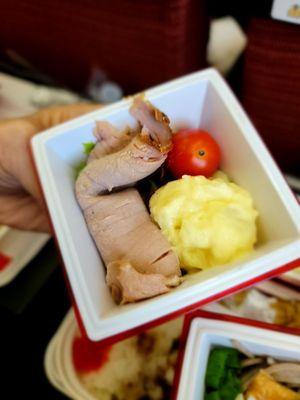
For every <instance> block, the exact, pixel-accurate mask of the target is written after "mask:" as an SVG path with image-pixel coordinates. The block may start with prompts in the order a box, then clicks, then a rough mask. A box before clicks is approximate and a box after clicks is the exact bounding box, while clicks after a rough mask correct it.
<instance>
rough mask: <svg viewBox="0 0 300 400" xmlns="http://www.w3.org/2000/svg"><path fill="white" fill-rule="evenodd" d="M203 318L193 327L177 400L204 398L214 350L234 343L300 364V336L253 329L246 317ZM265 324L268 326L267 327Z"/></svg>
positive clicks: (265, 329) (192, 324) (195, 321)
mask: <svg viewBox="0 0 300 400" xmlns="http://www.w3.org/2000/svg"><path fill="white" fill-rule="evenodd" d="M199 314H201V312H200V313H199ZM202 315H203V317H195V318H194V319H193V320H192V322H191V324H190V325H189V330H188V336H187V342H186V347H185V350H184V357H183V360H182V364H181V365H180V369H181V373H180V374H179V375H178V376H177V379H179V381H178V382H177V385H178V386H177V393H175V396H174V398H176V400H186V399H189V400H202V399H204V393H205V374H206V368H207V362H208V357H209V354H210V351H211V350H212V349H213V348H214V347H216V346H225V347H234V346H233V343H232V340H237V341H238V342H239V343H240V344H241V345H242V346H244V347H246V349H247V350H249V351H250V352H251V353H253V354H254V355H257V356H259V355H262V356H270V357H274V358H276V359H278V360H283V361H284V360H286V361H296V362H299V363H300V337H299V336H296V335H292V334H288V333H282V332H276V331H274V330H272V329H267V328H261V327H257V326H250V325H247V323H249V320H243V319H242V318H232V317H229V318H228V319H232V320H234V319H235V320H236V321H239V322H229V321H224V320H222V318H221V319H220V320H218V319H217V318H218V316H217V315H214V317H213V318H216V319H210V318H205V312H202ZM207 315H208V314H207ZM253 325H255V323H253ZM264 325H265V326H266V327H267V324H264ZM271 327H272V325H270V328H271ZM273 327H274V326H273ZM186 329H187V327H186ZM177 373H178V371H177ZM175 390H176V389H175Z"/></svg>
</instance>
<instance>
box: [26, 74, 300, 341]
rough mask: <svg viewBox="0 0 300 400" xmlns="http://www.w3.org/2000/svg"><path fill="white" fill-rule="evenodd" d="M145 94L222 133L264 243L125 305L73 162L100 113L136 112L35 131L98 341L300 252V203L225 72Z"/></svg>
mask: <svg viewBox="0 0 300 400" xmlns="http://www.w3.org/2000/svg"><path fill="white" fill-rule="evenodd" d="M145 94H146V97H147V98H148V99H149V100H150V101H152V102H153V104H154V105H155V106H157V107H158V108H159V109H161V110H162V111H163V112H165V113H166V114H167V115H168V116H169V118H170V120H171V121H172V125H173V127H174V128H175V129H176V128H178V127H182V126H188V127H194V128H195V127H199V126H201V128H203V129H205V130H207V131H209V132H210V133H211V134H212V135H213V136H214V137H215V138H216V140H217V141H218V143H219V144H220V146H221V149H222V155H223V160H222V165H221V168H222V170H224V172H225V173H227V174H228V175H229V177H230V178H231V179H232V180H233V181H235V182H236V183H238V184H240V185H241V186H243V187H244V188H246V189H247V190H248V191H249V192H250V193H251V194H252V196H253V198H254V202H255V206H256V208H257V209H258V211H259V215H260V217H259V223H258V229H259V245H258V246H257V248H256V250H255V251H253V252H252V253H251V254H250V255H249V256H248V257H246V258H244V259H243V260H240V261H238V262H235V263H231V264H227V265H224V266H219V267H215V268H211V269H209V270H206V271H203V272H200V273H197V274H194V275H190V276H187V278H186V280H185V282H184V283H183V284H182V285H180V286H179V287H178V288H176V289H174V290H173V291H171V292H170V293H168V294H165V295H162V296H159V297H156V298H153V299H149V300H145V301H142V302H139V303H135V304H129V305H123V306H118V305H116V304H115V303H114V301H113V299H112V296H111V294H110V291H109V289H108V287H107V285H106V283H105V268H104V266H103V264H102V262H101V258H100V256H99V253H98V251H97V249H96V246H95V244H94V242H93V240H92V238H91V236H90V234H89V231H88V229H87V226H86V223H85V220H84V217H83V214H82V212H81V210H80V207H79V206H78V204H77V201H76V198H75V196H74V166H75V165H76V164H77V163H78V161H79V160H80V159H81V158H82V143H83V142H86V141H89V140H93V136H92V129H93V127H94V124H95V121H96V120H108V121H110V122H112V123H113V124H115V125H116V126H118V127H124V126H126V125H130V126H134V125H135V123H136V122H135V120H134V119H133V118H132V117H131V116H130V115H129V112H128V108H129V106H130V104H131V100H130V99H126V100H122V101H120V102H118V103H115V104H113V105H111V106H108V107H105V108H102V109H100V110H98V111H95V112H93V113H90V114H87V115H85V116H83V117H80V118H77V119H75V120H73V121H70V122H67V123H64V124H62V125H60V126H57V127H55V128H52V129H50V130H48V131H45V132H43V133H42V134H40V135H36V136H35V137H34V138H33V140H32V149H33V155H34V159H35V164H36V168H37V171H38V175H39V178H40V182H41V185H42V189H43V192H44V195H45V199H46V202H47V205H48V209H49V212H50V216H51V219H52V223H53V226H54V229H55V233H56V237H57V241H58V244H59V247H60V250H61V254H62V258H63V261H64V264H65V268H66V271H67V275H68V278H69V281H70V284H71V288H72V291H73V294H74V297H75V300H76V303H77V306H78V309H79V311H80V315H81V318H82V321H83V324H84V327H85V329H86V331H87V335H88V337H89V338H90V339H92V340H103V339H107V338H111V337H113V336H115V335H117V334H125V333H126V332H127V331H129V330H131V329H133V328H136V327H138V326H141V325H143V324H147V323H149V322H151V321H153V320H156V319H158V318H162V317H166V316H167V315H169V314H173V313H175V312H179V310H180V311H181V312H184V311H185V310H186V309H187V308H191V307H194V308H197V307H198V306H199V304H200V303H201V302H202V303H203V302H208V301H211V300H212V298H214V299H216V296H222V295H223V294H225V293H227V294H229V292H230V291H233V290H235V289H236V288H237V287H239V288H241V285H244V286H246V285H248V284H250V283H253V282H254V281H259V280H260V279H263V278H264V277H266V275H265V274H268V273H270V272H271V271H273V272H274V273H279V272H280V271H278V272H276V271H275V270H276V268H278V267H280V266H282V265H284V264H287V263H289V262H291V261H293V260H295V259H296V258H299V256H300V210H299V206H298V204H297V202H296V200H295V198H294V196H293V195H292V193H291V191H290V189H289V187H288V185H287V183H286V181H285V179H284V178H283V177H282V175H281V173H280V171H279V170H278V168H277V166H276V165H275V163H274V161H273V159H272V158H271V157H270V154H269V153H268V151H267V149H266V147H265V146H264V144H263V143H262V141H261V139H260V138H259V136H258V134H257V132H256V131H255V129H254V127H253V125H252V124H251V123H250V121H249V119H248V117H247V116H246V114H245V113H244V111H243V110H242V108H241V106H240V105H239V104H238V102H237V100H236V98H235V97H234V95H233V93H232V92H231V90H230V89H229V87H228V86H227V85H226V83H225V81H224V80H223V79H222V78H221V76H220V75H219V74H218V73H217V72H215V71H214V70H212V69H209V70H205V71H202V72H198V73H194V74H192V75H189V76H187V77H184V78H180V79H177V80H174V81H172V82H170V83H166V84H163V85H159V86H157V87H156V88H154V89H150V90H148V91H146V92H145ZM127 333H128V332H127ZM127 333H126V334H127ZM118 337H119V338H120V335H119V336H118Z"/></svg>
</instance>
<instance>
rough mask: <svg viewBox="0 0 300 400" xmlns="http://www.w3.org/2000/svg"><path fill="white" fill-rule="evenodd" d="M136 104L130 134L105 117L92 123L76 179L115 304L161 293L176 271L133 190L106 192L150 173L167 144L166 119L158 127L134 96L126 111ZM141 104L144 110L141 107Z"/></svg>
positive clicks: (170, 284)
mask: <svg viewBox="0 0 300 400" xmlns="http://www.w3.org/2000/svg"><path fill="white" fill-rule="evenodd" d="M141 105H142V107H143V113H142V117H139V122H140V123H142V124H143V125H142V128H141V129H140V131H139V133H137V134H136V135H133V137H132V135H129V134H128V132H125V133H123V134H120V133H119V132H118V131H117V130H116V129H115V128H114V127H112V126H111V125H110V124H109V123H107V122H98V123H97V125H96V129H95V131H94V134H95V136H96V138H97V144H96V146H95V148H94V150H93V151H92V152H91V155H90V157H89V160H88V165H87V166H86V167H85V168H84V169H83V171H82V172H81V173H80V175H79V177H78V179H77V181H76V196H77V199H78V202H79V204H80V206H81V208H82V209H83V211H84V216H85V219H86V222H87V225H88V228H89V231H90V233H91V235H92V237H93V239H94V241H95V243H96V245H97V247H98V249H99V251H100V253H101V256H102V258H103V260H104V262H105V264H106V267H107V283H108V285H109V286H110V288H111V290H112V295H113V297H114V299H115V300H116V302H118V303H127V302H133V301H137V300H141V299H144V298H148V297H153V296H156V295H158V294H162V293H165V292H167V291H169V290H170V287H173V286H177V285H178V284H179V283H180V276H181V272H180V268H179V262H178V258H177V256H176V254H175V253H174V251H173V250H172V249H171V246H170V244H169V242H168V241H167V239H166V238H165V236H163V234H162V233H161V231H160V229H159V228H158V227H157V225H155V224H154V223H153V221H152V220H151V218H150V215H149V213H148V211H147V209H146V207H145V204H144V203H143V200H142V199H141V197H140V195H139V193H138V191H137V190H136V189H134V188H130V189H128V188H127V189H125V190H122V191H118V192H114V193H110V194H109V192H111V191H112V190H113V189H119V188H122V187H124V186H129V185H132V184H134V183H136V182H137V181H138V180H140V179H143V178H145V177H147V176H148V175H150V174H151V173H153V172H154V171H155V170H156V169H157V168H159V167H160V166H161V165H162V163H163V162H164V160H165V158H166V155H167V151H168V149H170V147H171V129H170V127H169V125H168V123H167V122H166V119H165V118H164V119H163V121H160V122H159V127H160V124H163V128H161V127H160V129H159V132H158V130H157V129H156V126H157V124H156V122H157V120H156V117H157V116H158V115H161V114H160V112H159V111H158V110H157V112H155V110H156V109H155V108H154V107H153V106H152V105H151V104H150V103H148V102H147V103H144V102H143V101H141V99H140V98H137V99H136V100H135V101H134V103H133V106H132V108H131V110H135V111H134V113H136V110H137V109H138V108H139V107H140V106H141ZM145 105H146V108H149V112H145V110H144V108H145ZM153 110H154V111H153ZM145 115H146V117H145ZM158 118H161V117H158ZM152 119H154V120H155V121H154V122H153V121H152Z"/></svg>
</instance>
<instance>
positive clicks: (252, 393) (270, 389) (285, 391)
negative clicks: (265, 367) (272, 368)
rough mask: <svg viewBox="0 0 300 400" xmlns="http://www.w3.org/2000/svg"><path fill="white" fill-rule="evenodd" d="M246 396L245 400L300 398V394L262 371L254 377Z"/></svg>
mask: <svg viewBox="0 0 300 400" xmlns="http://www.w3.org/2000/svg"><path fill="white" fill-rule="evenodd" d="M244 398H245V400H300V394H299V393H296V392H294V391H293V390H291V389H289V388H287V387H285V386H283V385H281V384H280V383H277V382H276V381H274V380H273V379H272V377H271V376H269V375H268V374H266V373H265V372H263V371H260V372H259V373H258V374H256V375H255V377H254V378H253V379H252V381H251V383H250V386H249V388H248V390H247V391H246V393H245V395H244Z"/></svg>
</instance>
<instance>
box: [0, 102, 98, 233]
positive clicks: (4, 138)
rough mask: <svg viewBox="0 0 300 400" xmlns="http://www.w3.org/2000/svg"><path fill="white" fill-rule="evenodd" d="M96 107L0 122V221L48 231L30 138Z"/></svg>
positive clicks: (64, 108)
mask: <svg viewBox="0 0 300 400" xmlns="http://www.w3.org/2000/svg"><path fill="white" fill-rule="evenodd" d="M99 107H100V106H99V105H98V104H97V105H95V104H84V103H82V104H72V105H68V106H59V107H50V108H46V109H44V110H41V111H38V112H36V113H35V114H32V115H29V116H26V117H22V118H17V119H10V120H3V121H0V224H3V225H8V226H10V227H13V228H17V229H25V230H33V231H40V232H49V231H50V227H49V223H48V220H47V216H46V212H45V207H44V203H43V198H42V194H41V190H40V187H39V184H38V180H37V177H36V175H35V171H34V167H33V164H32V160H31V155H30V139H31V138H32V136H33V135H36V134H37V133H39V132H41V131H43V130H45V129H47V128H50V127H52V126H54V125H57V124H59V123H61V122H64V121H66V120H69V119H72V118H75V117H77V116H79V115H81V114H85V113H87V112H90V111H93V110H96V109H97V108H99Z"/></svg>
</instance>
